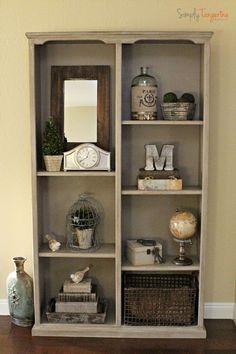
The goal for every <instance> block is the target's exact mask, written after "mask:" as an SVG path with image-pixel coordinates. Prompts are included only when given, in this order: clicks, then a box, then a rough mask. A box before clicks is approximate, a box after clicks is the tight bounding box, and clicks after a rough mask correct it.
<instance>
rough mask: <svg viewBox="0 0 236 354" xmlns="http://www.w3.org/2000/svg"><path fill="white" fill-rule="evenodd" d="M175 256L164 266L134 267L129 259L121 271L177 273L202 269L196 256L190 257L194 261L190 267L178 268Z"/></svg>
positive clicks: (123, 264)
mask: <svg viewBox="0 0 236 354" xmlns="http://www.w3.org/2000/svg"><path fill="white" fill-rule="evenodd" d="M175 257H176V255H175V256H167V257H166V262H165V263H162V264H158V263H156V264H150V265H145V266H134V265H132V264H131V263H130V262H129V261H128V260H127V259H124V260H123V262H122V267H121V269H122V270H123V271H157V272H168V271H171V272H173V271H174V272H175V271H187V272H188V271H191V272H192V271H198V270H199V269H200V264H199V259H198V258H197V257H196V256H189V257H190V258H191V259H192V260H193V264H192V265H190V266H177V265H175V264H173V263H172V260H173V259H174V258H175Z"/></svg>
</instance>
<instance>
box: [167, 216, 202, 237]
mask: <svg viewBox="0 0 236 354" xmlns="http://www.w3.org/2000/svg"><path fill="white" fill-rule="evenodd" d="M169 228H170V232H171V233H172V235H173V236H174V237H175V238H176V239H178V240H180V241H184V240H188V239H189V238H191V237H192V236H193V235H194V234H195V232H196V229H197V219H196V217H195V216H194V215H193V214H192V213H190V212H189V211H177V212H176V213H175V214H174V215H173V216H172V217H171V219H170V224H169Z"/></svg>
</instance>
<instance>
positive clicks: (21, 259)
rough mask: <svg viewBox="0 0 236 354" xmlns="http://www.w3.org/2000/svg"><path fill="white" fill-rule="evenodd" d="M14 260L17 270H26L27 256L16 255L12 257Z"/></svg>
mask: <svg viewBox="0 0 236 354" xmlns="http://www.w3.org/2000/svg"><path fill="white" fill-rule="evenodd" d="M12 261H13V262H14V264H15V268H16V272H24V263H25V261H26V258H25V257H14V258H12Z"/></svg>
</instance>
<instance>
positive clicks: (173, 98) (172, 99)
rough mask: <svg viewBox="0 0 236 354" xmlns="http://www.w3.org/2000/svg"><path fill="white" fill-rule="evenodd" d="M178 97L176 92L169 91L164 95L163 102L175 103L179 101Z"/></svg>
mask: <svg viewBox="0 0 236 354" xmlns="http://www.w3.org/2000/svg"><path fill="white" fill-rule="evenodd" d="M177 101H178V98H177V96H176V94H175V93H174V92H167V93H165V94H164V96H163V102H164V103H173V102H177Z"/></svg>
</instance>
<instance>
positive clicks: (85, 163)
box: [76, 146, 99, 169]
mask: <svg viewBox="0 0 236 354" xmlns="http://www.w3.org/2000/svg"><path fill="white" fill-rule="evenodd" d="M76 157H77V162H78V164H79V165H80V167H82V168H84V169H86V168H92V167H94V166H96V165H97V164H98V162H99V153H98V151H97V150H96V149H95V148H93V147H91V146H84V147H81V149H79V151H78V152H77V156H76Z"/></svg>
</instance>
